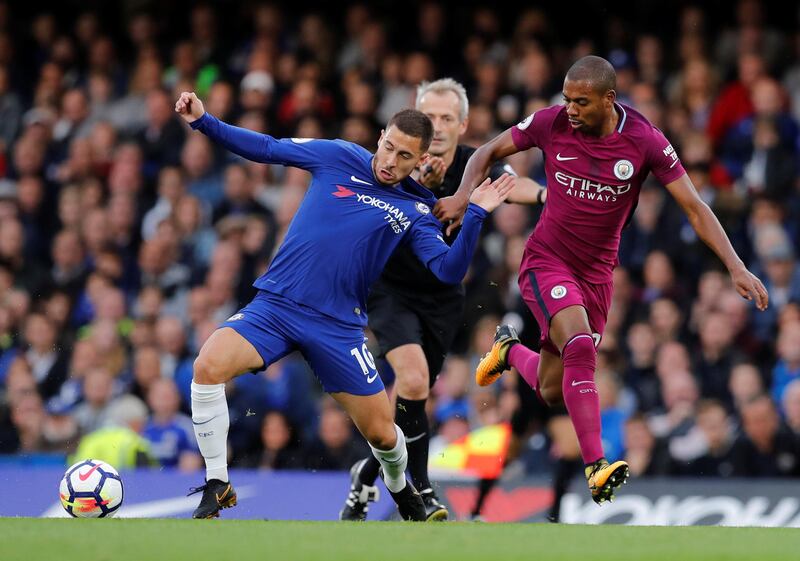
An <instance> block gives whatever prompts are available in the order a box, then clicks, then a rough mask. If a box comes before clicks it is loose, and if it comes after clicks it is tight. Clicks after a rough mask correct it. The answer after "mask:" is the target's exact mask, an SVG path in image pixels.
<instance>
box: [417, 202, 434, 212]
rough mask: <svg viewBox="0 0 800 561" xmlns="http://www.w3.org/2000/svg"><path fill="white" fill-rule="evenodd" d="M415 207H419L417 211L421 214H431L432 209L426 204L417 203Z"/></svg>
mask: <svg viewBox="0 0 800 561" xmlns="http://www.w3.org/2000/svg"><path fill="white" fill-rule="evenodd" d="M415 206H416V207H417V210H418V211H419V213H420V214H430V212H431V207H429V206H428V205H426V204H425V203H417V204H416V205H415Z"/></svg>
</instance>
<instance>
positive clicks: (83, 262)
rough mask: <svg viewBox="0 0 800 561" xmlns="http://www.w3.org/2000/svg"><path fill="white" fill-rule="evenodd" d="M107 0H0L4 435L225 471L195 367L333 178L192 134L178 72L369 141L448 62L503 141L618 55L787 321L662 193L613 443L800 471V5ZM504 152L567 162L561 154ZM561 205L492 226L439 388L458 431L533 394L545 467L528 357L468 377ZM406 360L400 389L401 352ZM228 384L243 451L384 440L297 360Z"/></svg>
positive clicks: (656, 197)
mask: <svg viewBox="0 0 800 561" xmlns="http://www.w3.org/2000/svg"><path fill="white" fill-rule="evenodd" d="M109 6H116V8H114V9H111V8H109V7H108V6H105V7H98V8H97V10H96V11H92V10H86V11H84V10H81V9H77V10H72V11H69V12H65V11H64V10H65V8H64V7H62V11H61V12H48V11H43V10H42V11H37V10H35V9H33V8H31V7H30V6H22V5H20V4H18V3H16V2H14V3H12V2H8V1H0V177H3V179H1V180H0V453H3V454H13V455H14V456H13V458H14V459H16V460H19V459H20V458H36V457H45V458H46V457H51V458H52V457H55V458H58V460H57V461H59V462H61V461H65V459H64V455H67V454H74V455H76V456H80V457H84V456H86V457H88V456H91V455H92V453H93V452H94V451H97V450H101V449H104V448H105V449H112V450H115V451H116V453H117V454H118V459H117V460H116V462H117V467H130V466H133V465H162V466H166V467H178V468H180V469H185V470H192V469H197V468H198V467H199V466H200V465H201V463H202V460H201V458H200V457H199V455H198V452H197V447H196V443H195V440H194V435H193V431H192V427H191V420H190V419H189V417H188V416H187V414H188V413H189V383H190V381H191V377H192V362H193V359H194V357H195V355H196V353H197V351H198V349H199V347H200V346H201V345H202V343H203V342H204V341H205V339H206V338H207V337H208V336H209V334H210V333H211V332H212V331H213V330H214V329H215V327H216V325H217V324H218V323H219V322H221V321H224V320H225V319H226V318H227V317H229V316H230V315H232V314H233V313H235V312H236V310H237V309H238V308H239V307H240V306H242V305H243V304H244V303H246V302H247V301H248V300H249V299H250V298H251V297H252V296H253V295H254V290H253V288H252V287H251V283H252V281H253V280H254V279H255V278H256V277H257V276H259V275H260V274H261V273H262V272H263V271H264V269H265V267H266V266H267V265H268V264H269V261H270V258H271V256H272V255H273V253H274V251H275V249H276V247H277V245H278V244H279V243H280V240H281V238H282V236H283V234H284V232H285V230H286V228H287V226H288V223H289V222H290V220H291V219H292V216H293V214H294V212H295V210H296V209H297V207H298V205H299V203H300V201H301V200H302V197H303V195H304V192H305V189H306V188H307V185H308V181H309V176H308V174H307V173H305V172H303V171H301V170H298V169H293V168H284V167H281V166H277V165H262V164H254V163H252V162H247V161H243V160H241V159H239V158H237V157H235V156H233V155H232V154H230V153H228V152H226V151H224V150H222V149H221V148H220V147H219V146H216V145H213V144H211V143H210V142H209V141H208V139H207V138H206V137H204V136H202V135H201V134H199V133H192V132H191V131H190V130H189V129H188V128H187V127H186V126H185V125H184V124H183V123H182V122H181V121H180V120H179V119H177V118H176V115H175V113H174V110H173V106H174V101H175V99H176V98H177V95H178V93H179V92H181V91H195V92H196V93H197V94H198V95H199V96H200V97H201V98H202V99H203V100H204V103H205V106H206V109H207V110H208V111H209V112H210V113H213V114H214V115H216V116H218V117H219V118H221V119H224V120H227V121H229V122H232V123H235V124H238V125H240V126H243V127H246V128H249V129H252V130H256V131H260V132H264V133H269V134H272V135H274V136H278V137H281V136H292V137H339V138H344V139H346V140H350V141H353V142H356V143H359V144H361V145H363V146H365V147H368V148H371V147H372V146H374V144H375V142H376V139H377V136H378V133H379V131H380V128H381V123H384V122H385V121H386V120H387V118H388V117H389V116H390V115H392V114H393V113H394V112H395V111H397V110H399V109H402V108H405V107H408V106H410V105H412V104H413V102H414V94H415V87H416V86H417V85H418V84H420V83H421V82H423V81H425V80H433V79H436V78H440V77H444V76H451V77H453V78H455V79H457V80H459V81H461V82H462V83H463V84H464V85H465V86H466V88H467V91H468V94H469V100H470V113H469V127H468V130H467V132H466V134H465V136H464V137H463V142H464V143H465V144H471V145H480V144H481V143H483V142H485V141H487V140H488V139H490V138H491V137H493V136H494V135H495V134H497V133H498V132H500V131H502V130H504V129H505V128H507V127H509V126H511V125H513V124H515V123H516V122H518V121H519V120H521V119H522V118H524V117H525V116H526V115H528V114H530V113H531V112H533V111H535V110H536V109H538V108H541V107H544V106H547V105H550V104H554V103H559V102H560V91H561V82H562V80H563V75H564V72H565V70H566V69H567V68H568V67H569V65H570V64H571V62H572V61H574V60H575V59H576V58H578V57H579V56H582V55H585V54H599V55H602V56H605V57H606V58H608V59H609V60H610V61H611V62H612V64H613V65H614V66H615V68H616V69H617V76H618V87H617V92H618V98H619V100H620V101H622V102H623V103H627V104H630V105H631V106H633V107H635V108H636V109H638V110H639V111H640V112H641V113H643V114H644V115H645V116H646V117H647V118H648V119H650V120H651V121H652V122H653V123H654V124H656V125H657V126H659V127H660V128H661V129H663V130H664V132H665V134H666V135H667V137H668V138H669V139H670V140H671V142H672V143H673V145H674V146H675V147H676V149H677V151H678V153H679V155H680V157H681V159H682V162H683V164H684V166H685V167H686V169H687V171H688V173H689V175H690V176H691V179H692V180H693V182H694V184H695V185H696V186H697V188H698V189H699V191H700V193H701V195H702V197H703V199H704V200H705V201H706V202H708V203H709V204H710V205H711V206H712V208H713V209H714V211H715V212H716V214H717V215H718V216H719V217H720V220H721V221H722V223H723V225H724V226H725V229H726V231H727V232H728V234H729V236H730V237H731V240H732V242H733V244H734V246H735V248H736V250H737V251H738V252H739V255H740V256H742V258H743V259H744V260H745V262H746V264H747V265H748V267H750V269H751V270H753V271H754V272H756V273H757V274H759V275H760V276H761V278H762V279H763V280H764V283H765V285H766V286H767V289H768V290H769V292H770V299H771V302H770V307H769V309H768V310H767V311H766V312H763V313H759V312H757V311H756V310H755V307H754V306H753V305H752V304H751V303H750V302H747V301H746V300H744V299H742V298H741V297H740V296H739V295H738V294H737V293H736V291H735V290H734V289H733V288H732V287H731V284H730V282H729V278H728V276H727V274H726V272H725V271H724V270H722V269H721V266H720V263H719V262H718V261H717V259H716V258H715V257H714V255H713V254H712V253H711V252H710V251H709V250H708V249H706V248H705V246H704V245H703V243H702V241H701V240H699V239H698V238H697V236H696V235H695V234H694V231H693V230H692V229H691V227H690V225H689V223H688V221H687V219H686V218H685V216H684V215H683V214H682V213H681V211H680V209H679V208H678V207H677V205H676V204H675V203H674V201H672V200H671V199H670V197H669V195H668V193H667V192H666V191H665V190H664V189H663V188H662V186H660V185H658V184H656V183H652V184H647V185H646V186H645V188H644V189H643V192H642V195H641V199H640V202H639V206H638V208H637V210H636V213H635V215H634V217H633V220H632V222H631V224H630V226H629V227H628V229H627V230H626V231H625V233H624V235H623V240H622V246H621V249H620V267H619V268H618V269H617V271H616V273H615V293H614V300H613V305H612V308H611V313H610V317H609V322H608V326H607V329H606V333H605V335H604V337H603V340H602V343H601V345H600V357H599V363H598V364H599V368H598V373H597V377H598V385H599V387H600V396H601V401H602V403H601V405H602V409H603V431H604V440H605V445H606V451H607V453H608V455H609V457H614V458H616V457H626V458H627V459H628V461H629V462H630V463H631V469H632V471H633V472H634V474H635V475H641V474H650V475H667V474H673V475H697V476H700V475H703V476H706V475H718V476H728V475H741V476H795V477H797V476H800V266H799V265H798V250H800V191H798V155H799V154H800V150H799V146H800V144H798V142H799V141H800V137H799V136H798V135H799V134H800V128H798V120H799V119H800V32H799V31H798V18H799V17H800V13H798V12H797V10H795V12H791V11H790V12H786V13H779V12H778V11H777V10H775V13H771V12H770V11H769V10H767V8H768V7H769V8H773V9H774V8H777V5H774V4H773V5H770V6H767V3H760V2H758V1H755V0H740V1H739V2H736V3H730V4H727V3H725V4H721V6H723V8H721V9H717V10H714V11H704V10H703V9H701V8H699V7H696V6H694V5H692V4H688V3H678V4H677V5H676V6H675V7H674V9H672V8H671V9H670V10H669V11H667V12H666V13H663V14H662V13H659V14H658V15H657V17H656V14H654V13H649V12H647V10H646V9H645V8H642V7H640V8H639V9H637V10H632V11H631V12H629V13H627V14H625V13H623V14H621V15H616V14H614V13H607V12H600V13H596V14H594V13H592V12H591V10H590V9H588V8H587V10H588V11H584V12H583V16H586V18H588V19H589V20H591V21H590V23H591V24H592V25H591V26H587V25H583V26H582V28H583V27H585V28H586V31H585V32H581V33H580V34H575V33H573V32H571V31H570V28H569V26H565V22H564V21H559V19H558V18H557V17H556V16H554V15H553V14H551V13H549V12H548V10H547V9H546V8H541V9H540V8H518V9H514V10H513V11H507V12H502V11H498V10H496V9H494V8H493V7H491V6H489V5H484V6H481V5H469V6H468V7H466V8H464V7H459V8H457V9H456V8H453V6H451V5H449V4H447V3H445V2H437V1H431V2H420V3H417V2H414V3H411V4H408V5H404V10H402V11H398V10H396V9H393V8H391V7H390V6H384V7H385V8H386V9H387V11H386V12H382V11H381V9H379V8H372V7H371V6H370V5H369V4H367V3H349V4H346V5H344V6H338V7H337V8H336V10H335V11H334V10H332V9H331V8H330V7H325V6H322V7H320V11H318V12H317V11H308V12H301V11H299V10H297V9H296V8H295V7H292V6H291V5H286V4H285V3H280V2H275V3H256V2H244V3H202V4H201V3H197V4H191V3H187V2H183V3H177V4H173V3H156V2H133V1H131V2H119V3H109ZM587 6H589V8H592V6H594V8H592V9H596V6H595V5H594V4H591V3H588V4H587ZM654 18H655V19H654ZM561 19H562V20H563V18H561ZM656 20H658V26H657V27H656V26H655V21H656ZM510 163H511V164H512V165H513V166H514V167H515V169H516V170H517V171H518V172H519V173H521V174H527V175H529V176H531V177H533V178H535V179H537V180H539V181H541V182H543V181H544V177H543V170H542V157H541V153H540V152H538V151H536V150H532V151H529V152H527V153H522V154H519V155H517V156H515V157H514V158H512V159H511V161H510ZM538 212H539V211H538V209H536V208H532V207H525V206H519V205H504V206H503V207H501V208H500V209H498V210H497V211H496V212H495V213H494V214H493V215H492V217H491V218H490V219H488V220H487V224H486V226H485V229H484V233H483V237H482V240H481V244H480V248H479V250H478V252H477V254H476V256H475V259H474V262H473V265H472V267H471V269H470V272H469V274H468V277H467V279H466V280H465V284H466V287H467V310H466V312H465V316H464V321H463V325H462V330H461V333H460V334H459V337H458V339H457V341H456V344H455V348H454V352H453V353H452V354H451V356H450V357H449V358H448V360H447V362H446V364H445V368H444V371H443V372H442V374H441V376H440V378H439V381H438V382H437V384H436V386H435V387H434V390H433V393H432V399H431V400H430V415H431V419H432V423H433V425H432V426H434V427H436V431H437V432H436V436H435V438H434V442H433V445H434V446H436V447H442V446H445V445H446V444H447V443H449V442H452V441H453V440H455V439H457V438H459V437H460V436H463V435H464V434H466V433H467V432H468V431H469V430H471V429H475V428H477V427H479V426H482V425H486V424H491V423H496V422H502V421H509V420H511V419H512V417H514V414H515V411H518V410H519V409H520V407H521V406H522V405H521V404H524V408H525V409H526V413H529V414H528V415H526V423H527V424H526V426H525V427H524V431H525V434H526V435H530V436H531V438H529V439H526V440H525V451H524V453H523V454H522V456H521V460H520V461H522V462H523V463H524V465H525V466H527V467H528V468H529V469H530V470H534V469H536V468H535V466H540V465H542V462H545V463H546V462H548V461H552V459H553V458H554V457H555V456H557V455H558V453H559V451H558V447H554V446H551V445H550V442H551V437H550V436H549V435H548V432H547V426H548V420H547V419H548V417H547V415H546V413H545V412H543V411H542V410H541V407H540V406H539V405H538V404H537V403H536V402H535V400H533V401H531V400H529V399H528V397H526V395H525V388H522V389H518V388H517V378H516V376H515V375H514V374H513V373H512V374H510V375H507V376H504V377H503V379H502V382H501V383H500V384H496V385H495V386H492V387H491V388H488V389H485V388H484V389H480V390H479V389H478V388H477V387H476V386H475V384H474V381H473V378H472V376H473V372H474V366H475V364H476V363H477V360H478V359H479V357H480V356H481V355H482V354H483V353H484V352H486V351H487V350H488V349H489V347H490V345H491V341H492V337H493V334H494V328H495V325H496V324H497V323H499V322H501V321H503V322H511V323H515V324H516V325H518V326H519V327H520V328H521V329H522V335H523V339H524V342H526V343H528V344H530V345H533V344H534V342H535V341H536V340H537V339H538V332H537V328H536V326H535V322H534V321H533V318H532V317H531V315H530V314H529V312H527V310H526V309H525V306H524V303H523V302H522V300H521V298H520V295H519V290H518V288H517V284H516V277H517V271H518V266H519V263H520V258H521V255H522V251H523V247H524V244H525V240H526V238H527V236H528V234H529V233H530V231H531V230H532V228H533V226H534V225H535V223H536V220H537V217H538ZM374 343H375V341H374V338H373V339H372V340H371V341H370V344H371V345H374ZM382 375H383V376H384V377H385V379H386V381H387V382H389V383H390V382H391V378H392V375H391V372H390V371H389V370H388V367H387V366H386V365H385V364H384V368H383V371H382ZM227 395H228V400H229V404H230V409H231V430H230V448H231V460H232V464H233V465H234V466H247V467H261V468H265V469H283V468H304V469H345V468H348V467H349V466H350V465H351V464H352V463H353V461H355V460H356V459H357V458H359V457H362V456H364V455H365V454H366V453H367V452H368V450H367V449H366V448H365V446H364V443H363V441H362V440H361V439H360V438H358V437H356V436H355V433H354V429H353V427H352V425H351V423H350V420H349V419H348V418H347V416H346V415H345V414H344V413H343V412H342V411H341V410H340V409H339V408H338V407H337V406H336V405H335V404H334V403H333V402H332V401H331V400H330V399H329V398H327V397H325V396H324V395H322V394H321V390H320V388H319V386H318V384H317V383H316V381H315V379H314V377H313V373H312V372H310V371H309V369H308V367H307V366H306V364H305V362H304V361H303V360H302V358H301V357H299V355H290V356H289V357H287V358H285V359H283V360H281V361H280V362H278V363H276V364H274V365H272V366H270V367H269V368H268V369H267V370H266V371H264V372H259V373H256V374H253V375H250V374H248V375H244V376H241V377H239V378H238V379H236V380H235V381H233V382H230V383H229V384H228V388H227ZM121 443H124V444H125V445H124V446H123V445H122V444H121ZM120 450H124V452H120Z"/></svg>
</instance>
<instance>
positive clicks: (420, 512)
mask: <svg viewBox="0 0 800 561" xmlns="http://www.w3.org/2000/svg"><path fill="white" fill-rule="evenodd" d="M175 111H176V112H177V113H179V114H180V115H181V117H183V119H184V120H186V121H187V122H188V123H189V124H190V125H191V127H192V129H194V130H199V131H200V132H202V133H203V134H205V135H207V136H208V137H209V138H211V139H212V140H214V141H216V142H218V143H220V144H221V145H222V146H224V147H225V148H227V149H228V150H230V151H232V152H234V153H236V154H239V155H240V156H243V157H245V158H247V159H250V160H253V161H257V162H264V163H279V164H284V165H289V166H295V167H299V168H302V169H305V170H308V171H309V172H311V174H312V177H313V179H312V181H311V185H310V186H309V189H308V193H307V194H306V196H305V199H304V200H303V202H302V204H301V205H300V208H299V209H298V211H297V214H296V215H295V217H294V219H293V220H292V223H291V224H290V226H289V229H288V231H287V233H286V237H285V239H284V241H283V244H282V245H281V247H280V248H279V250H278V252H277V254H276V255H275V258H274V259H273V261H272V264H271V265H270V267H269V269H268V270H267V272H266V273H265V274H264V275H262V276H261V277H259V278H258V279H257V280H256V282H255V283H254V286H255V287H256V288H258V289H259V291H258V294H257V295H256V297H255V298H254V299H253V300H252V301H251V302H250V303H249V304H248V305H247V306H245V307H244V308H243V309H242V310H240V311H239V312H238V313H236V314H234V315H233V316H231V317H230V318H229V319H228V320H227V321H226V322H224V323H223V324H222V325H221V326H220V328H219V329H217V330H216V331H215V332H214V333H213V334H212V335H211V337H209V339H208V341H206V343H205V344H204V345H203V347H202V348H201V349H200V354H199V356H198V357H197V360H196V361H195V363H194V378H193V381H192V422H193V424H194V429H195V434H196V436H197V442H198V444H199V447H200V452H201V453H202V455H203V458H204V459H205V463H206V483H205V485H203V486H201V487H199V488H198V489H197V490H198V491H202V493H203V497H202V499H201V500H200V504H199V506H198V507H197V509H196V510H195V512H194V514H193V516H194V517H195V518H212V517H215V516H218V515H219V511H220V509H222V508H227V507H231V506H234V505H235V504H236V493H235V491H234V490H233V487H232V486H231V483H230V480H229V478H228V468H227V458H226V451H227V435H228V426H229V419H228V406H227V402H226V400H225V382H227V381H228V380H230V379H231V378H234V377H235V376H238V375H240V374H243V373H245V372H253V371H258V370H262V369H263V368H265V367H266V366H267V365H269V364H271V363H272V362H275V361H276V360H278V359H279V358H281V357H283V356H285V355H287V354H289V353H290V352H292V351H294V350H299V351H300V352H301V353H302V354H303V356H304V357H305V358H306V360H307V361H308V362H309V364H310V365H311V367H312V369H313V370H314V372H315V374H316V375H317V377H318V378H319V380H320V382H321V383H322V386H323V388H324V389H325V391H326V392H328V393H330V394H331V395H332V396H333V397H334V398H335V399H336V400H337V401H338V402H339V404H340V405H342V407H344V409H345V410H346V411H347V413H348V414H349V415H350V417H351V418H352V419H353V422H354V423H355V425H356V427H357V428H358V430H359V431H360V432H361V434H362V435H364V437H365V438H366V439H367V441H368V442H369V445H370V447H371V449H372V453H373V454H374V455H375V457H376V458H377V459H378V461H379V462H380V464H381V470H382V476H383V480H384V483H385V484H386V487H387V489H388V490H389V493H390V494H391V495H392V498H394V500H395V502H396V503H397V505H398V509H399V511H400V514H401V516H402V517H403V518H404V519H406V520H425V506H424V504H423V502H422V499H421V497H420V495H419V493H417V491H416V490H415V489H414V487H413V485H412V484H411V483H409V482H407V481H406V477H405V469H406V465H407V459H408V455H407V451H406V444H405V437H404V436H403V431H402V430H400V428H399V427H397V425H395V424H394V414H393V410H392V407H391V405H390V403H389V399H388V397H387V395H386V391H385V390H384V388H383V384H382V382H381V379H380V377H379V376H378V372H377V370H376V369H375V361H374V359H373V357H372V355H371V354H370V352H369V350H368V349H367V345H366V339H365V337H364V327H365V326H366V324H367V314H366V309H365V306H366V304H365V303H366V299H367V293H368V290H369V287H370V285H372V283H373V282H374V281H375V280H376V279H377V278H378V276H379V275H380V273H381V271H382V270H383V267H384V265H385V264H386V262H387V261H388V259H389V257H390V256H391V254H392V252H393V251H394V250H395V249H396V248H397V247H398V246H399V245H401V244H406V245H408V246H409V247H411V248H412V249H413V251H414V252H415V254H416V255H417V256H418V258H419V259H420V261H422V262H423V263H425V265H426V267H428V269H430V270H431V271H432V272H433V273H434V274H435V275H436V276H437V277H438V278H439V279H441V280H442V281H444V282H448V283H451V284H455V283H458V282H460V281H461V279H462V278H463V276H464V274H465V273H466V271H467V268H468V266H469V262H470V259H471V257H472V253H473V251H474V249H475V245H476V243H477V239H478V234H479V232H480V227H481V224H482V221H483V219H484V218H485V217H486V215H487V214H488V212H491V211H492V210H494V209H495V208H497V206H499V205H500V204H501V203H502V202H503V201H504V200H505V199H506V197H507V196H508V193H509V192H510V190H511V189H512V188H513V186H514V179H513V177H511V176H508V175H503V176H501V177H500V178H499V179H497V180H496V181H494V182H490V180H487V181H485V182H484V183H483V184H481V186H480V187H478V188H477V189H475V191H474V192H473V193H472V195H471V197H470V203H471V204H470V205H469V206H468V208H467V211H466V214H465V218H464V222H463V224H462V228H461V232H460V234H459V236H458V237H457V238H456V240H455V242H453V244H452V246H448V245H447V244H446V243H445V242H444V240H443V238H442V236H441V224H440V223H439V222H438V221H437V220H436V219H435V218H434V217H433V215H432V214H431V209H432V207H433V205H434V204H435V203H436V198H435V197H434V196H433V195H432V194H431V192H430V191H428V190H427V189H425V188H424V187H422V186H421V185H419V184H418V183H417V182H416V181H414V180H413V179H411V178H410V177H409V175H410V174H411V172H412V170H413V169H414V168H415V167H416V166H417V165H418V164H420V163H424V161H425V159H426V158H427V154H426V151H427V149H428V146H429V145H430V142H431V138H432V136H433V126H432V124H431V121H430V119H429V118H428V117H427V116H425V115H424V114H423V113H421V112H419V111H416V110H414V109H406V110H403V111H400V112H399V113H397V114H395V115H394V116H393V117H392V118H391V119H390V120H389V123H388V124H387V125H386V129H385V130H384V131H382V133H381V137H380V139H379V141H378V149H377V151H376V153H375V154H374V155H373V154H371V153H370V152H369V151H367V150H365V149H364V148H361V147H360V146H358V145H356V144H352V143H349V142H344V141H341V140H333V141H331V140H314V139H300V138H292V139H275V138H273V137H271V136H269V135H265V134H259V133H255V132H253V131H249V130H246V129H241V128H238V127H234V126H231V125H228V124H226V123H223V122H221V121H219V120H218V119H216V118H215V117H213V116H211V115H209V114H208V113H206V112H205V110H204V109H203V104H202V102H201V101H200V100H199V99H198V98H197V96H196V95H195V94H194V93H188V92H184V93H182V94H181V95H180V98H179V99H178V101H177V102H176V103H175Z"/></svg>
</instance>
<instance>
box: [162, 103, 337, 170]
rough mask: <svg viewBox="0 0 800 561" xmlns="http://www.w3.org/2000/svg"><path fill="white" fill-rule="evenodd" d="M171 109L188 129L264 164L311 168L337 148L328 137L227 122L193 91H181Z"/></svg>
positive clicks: (331, 154) (328, 156) (328, 158)
mask: <svg viewBox="0 0 800 561" xmlns="http://www.w3.org/2000/svg"><path fill="white" fill-rule="evenodd" d="M175 112H176V113H178V114H179V115H180V116H181V117H182V118H183V120H184V121H186V122H187V123H189V126H191V127H192V129H194V130H197V131H200V132H202V133H203V134H205V135H206V136H208V137H209V138H210V139H211V140H213V141H215V142H218V143H219V144H220V145H222V146H223V147H225V148H226V149H227V150H230V151H231V152H233V153H234V154H237V155H239V156H241V157H243V158H247V159H248V160H252V161H254V162H261V163H265V164H284V165H289V166H295V167H299V168H302V169H307V170H313V169H314V168H315V167H317V166H319V165H320V163H321V162H324V161H326V160H331V159H333V156H334V154H335V153H336V152H337V151H338V150H339V148H337V147H336V146H337V145H336V143H334V142H331V141H328V140H311V139H278V138H273V137H272V136H270V135H268V134H261V133H258V132H255V131H251V130H248V129H243V128H241V127H235V126H233V125H229V124H228V123H225V122H223V121H220V120H219V119H217V118H216V117H214V116H213V115H211V114H209V113H206V112H205V109H204V108H203V103H202V102H201V101H200V99H199V98H198V97H197V96H196V95H195V94H194V92H183V93H181V95H180V97H179V98H178V101H176V102H175Z"/></svg>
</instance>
